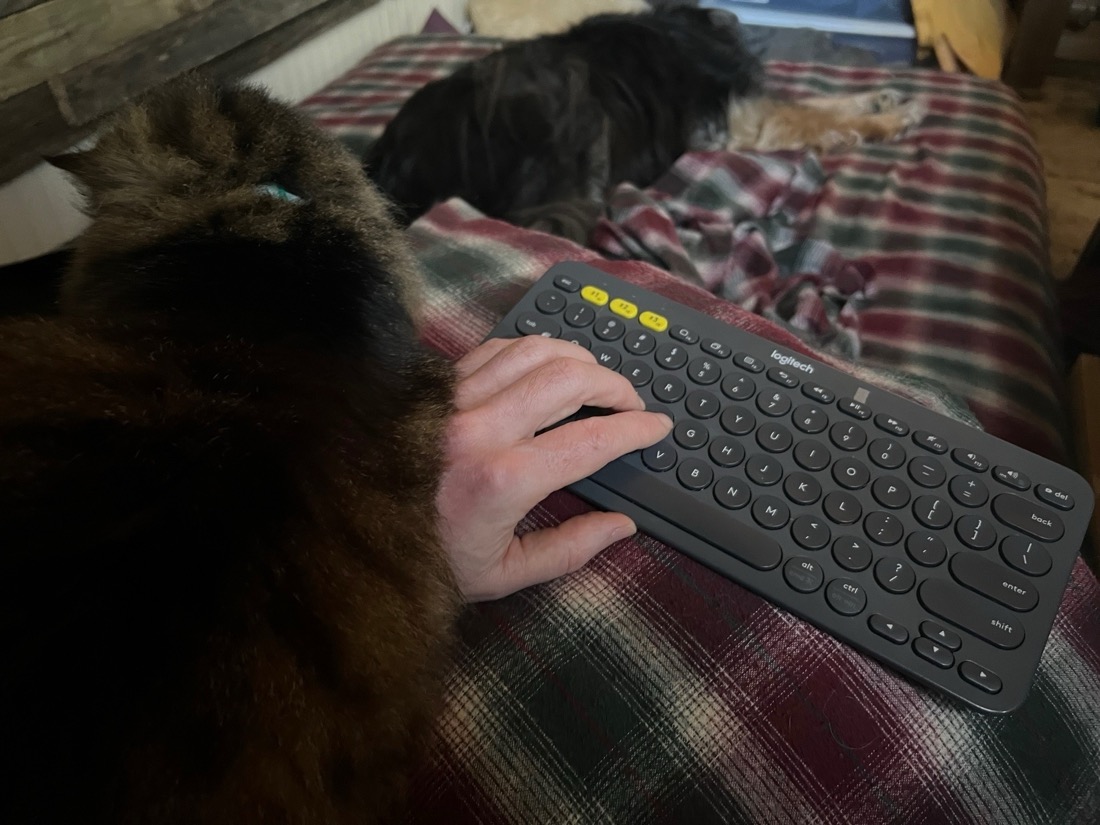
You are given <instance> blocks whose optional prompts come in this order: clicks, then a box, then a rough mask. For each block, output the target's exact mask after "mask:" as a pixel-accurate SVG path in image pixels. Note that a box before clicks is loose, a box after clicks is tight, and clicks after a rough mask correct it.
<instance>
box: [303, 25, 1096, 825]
mask: <svg viewBox="0 0 1100 825" xmlns="http://www.w3.org/2000/svg"><path fill="white" fill-rule="evenodd" d="M495 46H496V42H495V41H492V40H488V39H486V38H481V37H474V36H460V35H420V36H414V37H408V38H401V39H398V40H396V41H393V42H391V43H389V44H387V45H385V46H383V47H382V48H380V49H378V50H377V51H375V52H374V53H373V54H371V55H370V56H368V57H367V58H366V59H365V60H364V61H363V62H362V63H361V64H360V65H359V66H357V67H356V68H355V69H353V70H352V71H351V72H349V73H348V74H347V75H346V76H344V77H342V78H340V79H338V80H337V81H335V82H334V83H332V84H331V85H330V86H329V87H328V88H326V89H324V90H323V91H322V92H320V93H319V94H317V95H315V96H314V97H312V98H310V99H309V100H307V101H306V102H305V103H304V104H303V107H304V109H305V110H306V111H307V112H308V113H309V114H311V115H312V116H313V117H315V118H316V119H317V121H318V122H320V123H321V124H322V125H324V126H325V127H327V128H328V129H330V130H331V131H333V132H334V133H336V134H338V135H340V136H341V137H342V138H344V139H345V140H346V141H347V142H348V144H349V145H351V146H353V147H355V148H357V149H360V150H361V149H362V147H363V146H365V145H366V144H367V143H369V141H370V140H371V139H372V138H373V137H374V136H376V135H377V134H378V132H379V130H380V129H381V128H382V126H383V125H384V124H385V122H386V121H387V120H388V118H389V117H391V116H392V115H393V113H394V112H395V111H396V109H397V108H398V106H399V105H400V103H401V102H402V101H403V100H404V99H405V98H406V97H407V96H408V95H409V94H411V93H412V92H413V91H414V90H415V89H416V88H418V87H419V86H420V85H422V84H423V83H425V82H427V81H429V80H431V79H432V78H435V77H439V76H442V75H445V74H447V73H449V72H450V71H453V69H454V68H455V67H456V66H457V65H459V64H460V63H461V62H463V61H466V60H470V59H473V58H475V57H477V56H479V55H481V54H484V53H486V52H487V51H488V50H489V49H492V48H494V47H495ZM769 70H770V72H769V73H770V77H771V81H770V83H771V87H772V90H773V91H774V92H775V93H777V94H784V95H803V94H810V93H814V94H825V93H834V92H836V93H843V92H862V91H872V90H877V89H880V88H883V87H885V86H890V87H893V88H896V89H899V90H901V91H902V92H904V93H906V94H907V95H916V96H919V97H921V98H922V99H924V100H925V101H926V102H927V104H928V107H929V115H928V117H927V118H926V120H925V121H924V123H922V124H921V125H920V126H919V127H918V128H917V129H916V130H915V131H914V132H913V133H912V134H911V135H908V136H907V137H905V138H904V139H903V140H901V141H899V142H897V143H894V144H890V145H883V146H865V147H861V148H859V149H858V150H855V151H852V152H849V153H844V154H836V155H831V156H827V157H823V158H821V159H816V158H813V157H811V156H808V155H803V154H801V153H786V154H775V155H766V156H765V155H753V154H750V153H746V154H737V155H733V154H728V153H709V154H692V155H687V156H685V157H684V158H682V159H681V160H680V161H679V162H678V163H677V164H676V165H675V167H674V168H673V169H671V170H670V172H669V174H668V175H666V176H665V177H664V178H662V179H661V180H660V181H658V182H657V183H656V184H654V185H653V186H650V187H648V188H647V189H644V190H642V189H639V188H637V187H634V186H631V185H623V186H621V187H620V188H619V189H618V190H617V191H616V193H615V195H614V197H613V199H612V203H611V206H610V208H609V210H608V216H607V218H606V219H605V220H604V221H603V222H602V223H601V225H600V226H599V228H598V229H597V231H596V233H595V234H594V235H593V238H592V242H591V244H590V247H591V248H588V249H582V248H581V247H578V246H575V245H573V244H571V243H569V242H566V241H563V240H561V239H558V238H554V237H551V236H549V235H545V234H541V233H537V232H532V231H528V230H524V229H520V228H518V227H514V226H510V225H508V224H505V223H502V222H500V221H496V220H491V219H488V218H486V217H484V216H483V215H480V214H479V213H477V212H476V211H475V210H474V209H472V208H471V207H470V206H468V205H467V204H465V203H463V202H461V201H458V200H453V201H450V202H447V203H445V204H441V205H439V206H437V207H436V208H434V209H433V210H432V211H430V212H429V213H428V214H427V215H425V216H424V217H423V218H421V219H420V220H419V221H417V222H416V223H415V224H414V225H413V226H412V227H411V229H410V236H411V239H412V241H413V244H414V246H415V249H416V252H417V254H418V256H419V259H420V262H421V264H422V265H423V268H424V270H425V273H426V275H427V277H428V280H429V290H428V293H427V298H426V302H427V307H426V309H427V311H426V327H425V332H424V335H425V338H426V340H427V341H428V342H429V343H430V344H431V345H433V346H435V347H437V348H438V349H440V350H442V351H444V352H446V353H447V354H449V355H451V356H458V355H460V354H461V353H463V352H465V351H466V350H468V349H470V348H472V347H473V346H475V345H476V344H477V343H478V342H479V341H480V340H481V339H482V337H483V336H484V335H485V334H486V333H487V332H488V330H489V329H490V328H491V327H492V326H493V324H494V322H495V320H496V319H497V318H498V317H499V316H500V315H502V314H503V312H504V311H505V310H506V309H507V308H508V307H509V306H510V305H511V304H512V303H513V302H514V301H515V300H516V299H517V298H518V297H519V296H520V295H521V294H522V293H523V291H524V290H525V289H526V287H527V285H528V284H530V283H531V282H532V281H533V280H534V279H535V278H537V277H538V276H539V275H540V274H542V272H544V271H545V269H546V268H548V267H549V265H550V264H552V263H553V262H555V261H559V260H564V259H580V260H590V261H594V262H596V264H597V265H599V266H601V267H604V268H606V269H607V270H608V271H610V272H612V273H614V274H616V275H618V276H620V277H623V278H626V279H627V280H632V281H634V282H635V283H637V284H639V285H641V286H643V287H646V288H648V289H652V290H655V291H658V292H663V293H665V294H666V295H669V296H670V297H673V298H675V299H677V300H680V301H683V302H684V303H687V304H689V305H692V306H694V307H696V308H699V309H701V310H703V311H706V312H710V313H712V314H714V315H717V316H719V317H722V318H724V319H727V320H730V321H732V322H734V323H738V324H741V325H743V326H745V327H747V328H750V329H752V330H753V331H755V332H757V333H759V334H762V335H765V336H767V337H770V338H772V339H773V340H776V341H778V342H780V343H783V344H784V345H786V346H790V347H791V348H792V349H796V350H800V351H802V352H806V353H812V354H815V355H817V357H821V358H824V359H826V360H829V361H830V362H831V363H834V364H836V365H838V366H841V368H845V369H849V370H852V371H857V372H863V373H864V374H865V375H867V376H868V378H869V379H870V380H876V381H879V382H885V383H887V384H888V385H889V386H891V387H892V388H894V389H895V390H897V391H899V392H903V393H906V394H908V395H910V396H912V397H914V398H917V399H918V400H921V401H923V402H924V403H929V404H935V405H937V406H939V407H940V408H941V409H944V410H947V411H949V412H954V413H955V414H958V415H961V416H967V415H968V414H969V413H968V412H967V410H969V411H971V412H972V413H973V416H974V417H975V418H976V420H977V422H978V423H980V425H981V426H983V427H985V428H986V429H988V430H989V431H991V432H993V433H994V434H995V435H998V436H1000V437H1002V438H1005V439H1008V440H1010V441H1014V442H1016V443H1018V444H1021V445H1023V446H1025V447H1027V448H1029V449H1032V450H1034V451H1036V452H1039V453H1042V454H1044V455H1047V456H1050V457H1053V458H1055V459H1059V460H1066V457H1067V455H1068V450H1067V439H1066V422H1065V419H1064V413H1063V409H1064V407H1063V404H1062V390H1063V387H1062V372H1061V365H1060V363H1059V358H1058V354H1057V353H1058V346H1057V334H1056V329H1055V312H1054V309H1053V308H1054V299H1053V297H1052V290H1051V284H1050V280H1049V274H1048V270H1049V266H1048V262H1047V254H1046V227H1045V221H1046V213H1045V205H1044V192H1043V188H1042V174H1041V169H1040V162H1039V160H1038V158H1037V155H1036V152H1035V149H1034V146H1033V144H1032V141H1031V139H1030V137H1029V134H1028V132H1027V129H1026V126H1025V122H1024V119H1023V117H1022V115H1021V113H1020V110H1019V108H1018V106H1017V105H1016V101H1015V99H1014V98H1013V97H1012V95H1011V93H1009V92H1008V91H1007V90H1005V89H1004V88H1003V87H1002V86H1000V85H999V84H996V83H990V82H986V81H980V80H975V79H972V78H967V77H962V76H955V75H950V76H949V75H944V74H938V73H929V72H922V71H915V70H914V71H892V72H885V71H882V70H874V69H838V68H832V67H826V66H817V65H800V64H791V63H772V64H770V65H769ZM749 310H751V311H749ZM584 509H586V505H585V504H584V503H583V502H581V501H580V500H578V499H576V498H575V497H573V496H571V495H569V494H567V493H557V494H554V495H552V496H550V497H549V498H548V499H547V500H546V501H544V502H543V503H542V504H541V505H539V506H538V507H537V508H536V509H535V510H534V511H532V512H531V513H530V514H529V516H528V517H527V519H526V520H525V522H524V523H523V525H522V529H536V528H539V527H543V526H548V525H551V524H555V523H557V522H559V521H560V520H562V519H564V518H567V517H569V516H571V515H573V514H576V513H579V512H582V511H583V510H584ZM437 733H438V736H437V738H436V741H435V743H434V746H433V748H432V751H431V754H430V757H429V759H428V762H427V764H426V765H425V767H424V770H423V771H422V773H421V775H420V776H419V777H418V779H417V783H416V792H415V794H414V800H415V811H414V817H413V818H414V820H415V821H422V822H426V823H427V822H432V823H434V822H448V823H464V822H480V823H497V822H539V823H543V822H545V823H565V822H576V823H595V822H623V823H632V824H633V823H657V822H668V823H681V822H698V823H706V822H793V823H810V822H821V823H833V822H835V823H880V822H897V823H955V822H960V823H961V822H990V823H1027V824H1028V825H1031V823H1039V822H1043V823H1046V822H1051V823H1055V822H1056V823H1092V822H1096V821H1098V820H1100V779H1098V778H1097V777H1098V776H1100V584H1098V583H1097V580H1096V578H1094V576H1093V575H1092V573H1091V572H1090V570H1089V569H1088V568H1087V567H1086V565H1085V564H1084V562H1083V561H1078V563H1077V566H1076V568H1075V570H1074V574H1073V578H1072V581H1071V583H1070V586H1069V589H1068V592H1067V594H1066V597H1065V600H1064V602H1063V605H1062V608H1061V611H1060V613H1059V616H1058V619H1057V621H1056V623H1055V626H1054V629H1053V632H1052V635H1051V638H1050V642H1049V644H1048V647H1047V650H1046V653H1045V654H1044V658H1043V660H1042V664H1041V666H1040V669H1039V672H1038V675H1037V677H1036V680H1035V683H1034V685H1033V687H1032V691H1031V694H1030V696H1029V698H1028V700H1027V701H1026V703H1025V704H1024V706H1023V707H1022V708H1021V709H1020V710H1018V711H1017V712H1015V713H1013V714H1010V715H1007V716H991V715H986V714H981V713H978V712H976V711H971V710H969V709H966V708H964V707H962V706H960V705H957V704H955V703H953V702H951V701H949V700H948V699H946V698H943V697H940V696H939V695H936V694H933V693H931V692H929V691H926V690H924V689H922V688H919V687H917V686H915V685H913V684H911V683H909V682H907V681H905V680H904V679H902V678H900V677H898V676H896V675H894V674H893V673H892V672H890V671H888V670H885V669H884V668H882V667H880V666H879V665H878V664H876V663H875V662H873V661H871V660H869V659H866V658H864V657H863V656H861V655H860V654H858V653H856V652H855V651H854V650H852V649H850V648H848V647H845V646H844V645H842V644H840V643H839V642H837V641H835V640H834V639H832V638H831V637H830V636H828V635H826V634H824V633H821V632H819V631H817V630H816V629H815V628H813V627H812V626H810V625H808V624H806V623H804V622H801V621H799V620H797V619H795V618H793V617H792V616H790V615H789V614H787V613H785V612H783V611H781V610H779V609H777V608H775V607H773V606H771V605H770V604H769V603H767V602H765V601H763V600H762V599H760V598H758V597H757V596H755V595H753V594H752V593H749V592H747V591H745V590H744V589H742V588H741V587H739V586H737V585H736V584H733V583H731V582H729V581H727V580H725V579H722V578H721V577H719V576H717V575H716V574H714V573H712V572H710V571H709V570H707V569H705V568H702V567H701V566H699V565H697V564H695V563H694V562H692V561H690V560H689V559H686V558H684V557H683V556H681V555H680V554H678V553H677V552H676V551H674V550H672V549H670V548H668V547H666V546H664V545H662V544H661V543H659V542H657V541H655V540H653V539H650V538H648V537H646V536H644V535H639V536H636V537H634V538H632V539H630V540H627V541H624V542H620V543H619V544H617V545H615V546H613V547H612V548H610V549H609V550H608V551H606V552H604V553H603V554H601V555H600V556H599V557H597V559H595V560H594V561H593V562H592V563H590V564H589V565H588V566H587V567H585V568H584V569H583V570H581V571H580V572H578V573H576V574H574V575H572V576H569V577H566V578H563V579H559V580H558V581H555V582H552V583H550V584H548V585H545V586H541V587H535V588H531V589H528V590H526V591H523V592H521V593H518V594H516V595H514V596H512V597H510V598H508V599H504V600H501V601H498V602H493V603H488V604H482V605H475V606H471V607H470V608H468V609H467V610H466V611H465V612H464V615H463V617H462V620H461V641H460V645H459V649H458V651H457V661H456V664H455V667H454V669H453V671H452V673H451V676H450V678H449V681H448V690H447V695H446V699H445V707H444V709H443V711H442V713H441V715H440V718H439V724H438V731H437Z"/></svg>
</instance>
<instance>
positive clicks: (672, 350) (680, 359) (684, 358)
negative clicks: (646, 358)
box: [654, 344, 688, 370]
mask: <svg viewBox="0 0 1100 825" xmlns="http://www.w3.org/2000/svg"><path fill="white" fill-rule="evenodd" d="M654 357H655V358H656V359H657V363H658V364H660V365H661V366H662V367H664V368H665V369H666V370H678V369H680V368H681V367H682V366H683V365H684V364H686V363H687V362H688V351H687V347H685V346H683V345H681V344H661V346H659V347H658V348H657V354H656V355H655V356H654Z"/></svg>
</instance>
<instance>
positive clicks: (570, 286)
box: [490, 263, 1093, 713]
mask: <svg viewBox="0 0 1100 825" xmlns="http://www.w3.org/2000/svg"><path fill="white" fill-rule="evenodd" d="M520 335H544V336H550V337H554V338H562V339H564V340H568V341H572V342H574V343H576V344H578V345H580V346H583V347H585V348H586V349H589V350H591V352H592V354H593V355H595V357H596V359H597V360H598V361H599V362H600V363H601V364H603V365H604V366H606V367H607V368H608V369H613V370H616V371H618V372H620V373H621V374H622V375H624V376H626V377H627V378H628V379H629V380H630V381H631V383H632V384H633V385H634V386H635V387H636V388H637V390H638V393H639V394H640V395H641V396H642V398H644V399H645V401H646V404H647V406H648V407H649V408H650V409H655V410H660V411H662V412H665V413H667V414H668V415H669V416H670V417H671V418H672V419H673V421H674V422H675V427H674V429H673V432H672V433H671V434H670V436H669V437H668V439H666V440H665V441H663V442H661V443H659V444H657V445H655V446H653V447H650V448H649V449H646V450H642V451H639V452H636V453H632V454H630V455H627V456H625V457H623V458H621V459H619V460H617V461H614V462H612V463H611V464H609V465H608V466H607V467H605V468H604V469H602V470H600V471H599V472H597V473H595V474H594V475H592V476H590V477H589V478H587V479H585V480H583V481H581V482H579V483H577V484H575V485H573V486H572V487H571V488H570V489H571V490H573V491H574V492H575V493H577V494H578V495H580V496H582V497H583V498H585V499H587V500H588V501H590V502H592V503H593V504H595V505H596V506H598V507H601V508H604V509H607V510H615V511H618V512H622V513H625V514H627V515H629V516H630V517H631V518H633V519H634V520H635V522H636V523H637V524H638V526H639V528H640V529H642V530H644V531H646V532H647V533H649V534H650V535H652V536H655V537H657V538H659V539H661V540H662V541H665V542H667V543H668V544H670V545H672V546H674V547H676V548H678V549H679V550H680V551H682V552H683V553H685V554H687V555H688V556H690V557H692V558H694V559H696V560H698V561H700V562H702V563H703V564H705V565H707V566H708V567H710V568H712V569H714V570H716V571H718V572H719V573H721V574H723V575H725V576H727V577H728V578H730V579H732V580H733V581H736V582H738V583H740V584H742V585H744V586H745V587H747V588H749V589H751V590H753V591H755V592H756V593H758V594H760V595H761V596H763V597H765V598H766V599H768V600H770V601H772V602H773V603H775V604H776V605H779V606H781V607H783V608H785V609H786V610H789V611H790V612H791V613H794V614H796V615H798V616H800V617H802V618H804V619H806V620H807V621H809V622H811V623H813V624H814V625H816V626H817V627H819V628H822V629H823V630H825V631H827V632H829V633H831V634H833V635H834V636H835V637H837V638H838V639H840V640H842V641H844V642H846V643H847V644H849V645H852V646H853V647H855V648H857V649H858V650H861V651H863V652H864V653H867V654H869V655H871V656H873V657H875V658H876V659H878V660H880V661H882V662H883V663H885V664H887V665H889V666H890V667H892V668H894V669H896V670H897V671H899V672H900V673H902V674H904V675H905V676H907V677H909V678H911V679H914V680H916V681H917V682H920V683H921V684H924V685H927V686H930V687H932V688H935V689H938V690H941V691H943V692H945V693H947V694H949V695H951V696H954V697H956V698H957V699H960V700H961V701H963V702H965V703H966V704H968V705H971V706H973V707H975V708H978V709H980V710H984V711H991V712H995V713H1003V712H1007V711H1011V710H1013V709H1014V708H1016V707H1018V706H1019V705H1020V704H1021V703H1022V702H1023V700H1024V697H1025V696H1026V695H1027V691H1028V689H1029V687H1030V684H1031V681H1032V678H1033V676H1034V674H1035V669H1036V667H1037V666H1038V663H1039V658H1040V656H1041V655H1042V652H1043V647H1044V645H1045V644H1046V640H1047V637H1048V635H1049V634H1050V628H1051V625H1052V623H1053V622H1054V617H1055V614H1056V613H1057V610H1058V606H1059V603H1060V602H1061V599H1062V594H1063V592H1064V590H1065V587H1066V585H1067V583H1068V581H1069V576H1070V571H1071V568H1072V567H1073V564H1074V559H1075V558H1076V557H1077V554H1078V552H1079V550H1080V546H1081V543H1082V541H1083V539H1084V535H1085V530H1086V526H1087V524H1088V520H1089V516H1090V514H1091V511H1092V502H1093V495H1092V491H1091V489H1090V488H1089V486H1088V484H1087V483H1086V482H1085V480H1084V479H1082V478H1081V477H1080V476H1079V475H1077V474H1076V473H1074V472H1072V471H1070V470H1068V469H1066V468H1065V467H1063V466H1061V465H1059V464H1056V463H1054V462H1051V461H1048V460H1046V459H1044V458H1041V457H1039V456H1037V455H1034V454H1033V453H1030V452H1028V451H1026V450H1023V449H1020V448H1019V447H1016V446H1014V445H1012V444H1009V443H1008V442H1006V441H1002V440H1000V439H998V438H994V437H993V436H991V435H988V434H987V433H984V432H981V431H980V430H976V429H974V428H972V427H969V426H967V425H966V424H963V423H960V422H958V421H955V420H953V419H950V418H947V417H945V416H943V415H940V414H939V413H936V412H933V411H931V410H929V409H927V408H925V407H922V406H920V405H919V404H916V403H914V402H912V401H909V400H907V399H905V398H902V397H900V396H898V395H895V394H893V393H890V392H887V391H885V390H882V389H879V388H877V387H875V386H871V385H865V384H862V383H860V382H859V381H858V380H856V379H855V378H853V377H852V376H850V375H847V374H845V373H843V372H840V371H838V370H836V369H833V368H831V367H829V366H827V365H825V364H822V363H820V362H818V361H816V360H814V359H812V358H807V357H806V356H804V355H801V354H796V353H793V352H790V351H787V350H784V349H783V348H782V347H779V346H776V345H775V344H773V343H771V342H769V341H767V340H766V339H764V338H761V337H759V336H757V335H754V334H752V333H749V332H745V331H744V330H741V329H738V328H736V327H733V326H731V325H729V324H725V323H722V322H721V321H717V320H715V319H713V318H711V317H709V316H707V315H704V314H702V313H700V312H697V311H695V310H692V309H690V308H688V307H686V306H684V305H682V304H677V303H674V302H672V301H669V300H667V299H665V298H662V297H661V296H660V295H657V294H655V293H653V292H649V291H646V290H643V289H639V288H638V287H635V286H631V285H630V284H628V283H626V282H624V281H621V280H619V279H617V278H614V277H612V276H610V275H607V274H605V273H603V272H601V271H600V270H598V269H594V268H592V267H590V266H587V265H585V264H579V263H563V264H558V265H556V266H554V267H553V268H552V269H550V270H549V271H548V272H547V273H546V274H545V275H544V276H543V277H542V278H541V279H540V280H539V281H538V282H537V283H535V285H534V286H533V287H532V288H531V289H530V290H529V291H528V293H527V294H526V295H525V296H524V297H523V299H522V300H520V302H519V303H518V304H517V305H516V306H515V307H514V308H513V309H512V310H511V311H510V312H509V313H508V314H507V315H506V316H505V317H504V318H503V319H502V320H501V322H500V324H499V325H498V326H497V327H496V329H495V330H494V331H493V333H492V334H491V335H490V337H498V338H500V337H503V338H514V337H517V336H520Z"/></svg>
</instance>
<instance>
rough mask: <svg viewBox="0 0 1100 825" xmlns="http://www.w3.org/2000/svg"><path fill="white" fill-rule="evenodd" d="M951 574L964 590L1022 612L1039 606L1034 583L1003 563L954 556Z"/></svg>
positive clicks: (965, 554)
mask: <svg viewBox="0 0 1100 825" xmlns="http://www.w3.org/2000/svg"><path fill="white" fill-rule="evenodd" d="M951 575H952V576H954V577H955V581H957V582H958V583H959V584H961V585H963V586H964V587H969V588H970V589H971V590H973V591H974V592H976V593H981V594H982V595H983V596H987V597H988V598H990V599H993V601H995V602H999V603H1000V604H1003V605H1004V606H1005V607H1011V608H1012V609H1013V610H1017V611H1019V612H1021V613H1025V612H1027V611H1028V610H1033V609H1034V608H1035V605H1037V604H1038V603H1039V591H1038V590H1036V588H1035V585H1034V584H1032V583H1031V582H1029V581H1028V580H1027V579H1025V578H1024V577H1023V576H1017V575H1016V574H1015V573H1013V572H1012V571H1010V570H1007V569H1006V568H1005V566H1004V565H1003V564H997V563H996V562H992V561H989V560H988V559H986V558H983V557H982V556H978V555H975V554H973V553H956V554H955V555H954V556H953V557H952V559H951Z"/></svg>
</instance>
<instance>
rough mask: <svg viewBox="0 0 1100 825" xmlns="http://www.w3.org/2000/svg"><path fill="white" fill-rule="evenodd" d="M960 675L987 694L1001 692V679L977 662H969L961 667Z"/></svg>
mask: <svg viewBox="0 0 1100 825" xmlns="http://www.w3.org/2000/svg"><path fill="white" fill-rule="evenodd" d="M959 675H960V676H962V677H963V678H964V679H965V680H966V681H968V682H970V684H972V685H974V687H977V688H981V689H982V690H984V691H985V692H986V693H1000V692H1001V677H1000V676H998V675H997V674H996V673H994V672H993V671H992V670H990V669H989V668H987V667H982V666H981V665H979V664H977V663H976V662H971V661H970V660H967V661H965V662H963V663H962V664H961V665H959Z"/></svg>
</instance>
